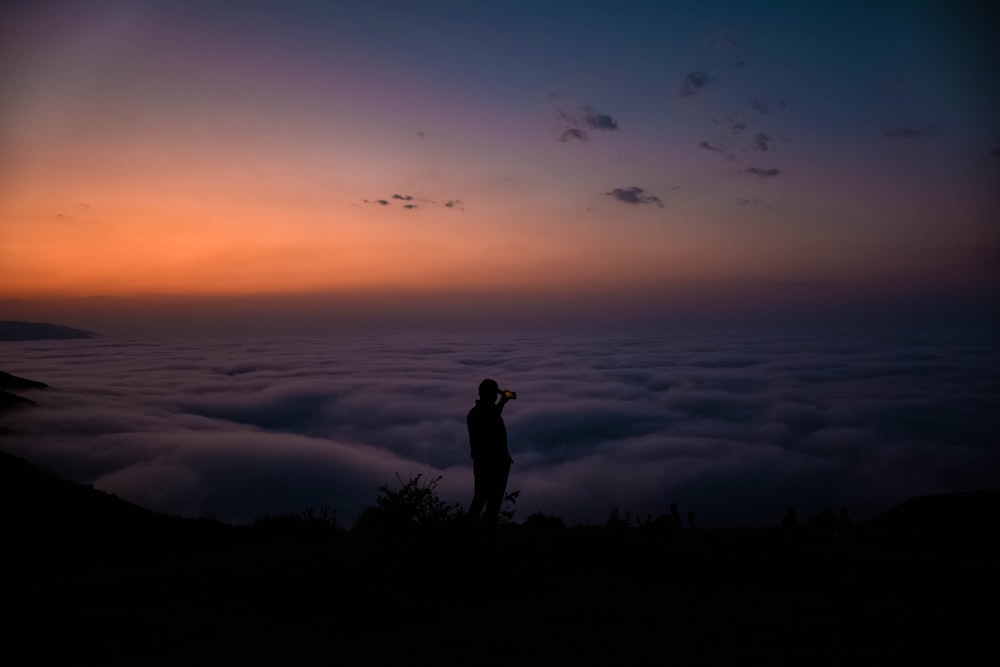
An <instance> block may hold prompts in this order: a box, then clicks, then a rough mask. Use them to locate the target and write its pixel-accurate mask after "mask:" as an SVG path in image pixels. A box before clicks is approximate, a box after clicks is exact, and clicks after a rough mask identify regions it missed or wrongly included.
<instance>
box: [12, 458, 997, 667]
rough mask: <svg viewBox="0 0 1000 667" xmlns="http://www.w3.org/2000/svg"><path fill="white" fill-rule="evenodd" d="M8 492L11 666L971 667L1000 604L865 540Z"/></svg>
mask: <svg viewBox="0 0 1000 667" xmlns="http://www.w3.org/2000/svg"><path fill="white" fill-rule="evenodd" d="M0 486H2V489H3V491H2V493H3V498H2V499H3V515H2V520H3V525H4V531H5V535H4V538H5V539H4V540H3V544H4V547H3V552H4V554H5V556H7V557H8V558H7V560H6V562H5V565H4V569H3V572H4V576H5V577H6V578H7V584H8V585H7V586H6V590H7V591H8V593H7V597H6V599H7V601H8V604H9V605H10V608H11V609H16V610H17V614H16V618H15V620H14V622H13V623H12V624H9V625H8V627H7V629H8V631H9V635H8V636H9V637H11V638H12V639H11V640H10V641H9V642H8V645H7V647H6V652H7V654H10V655H13V656H14V657H15V658H17V659H15V660H14V663H13V664H23V663H25V662H28V661H30V662H31V663H33V664H56V663H63V664H75V665H88V664H95V665H96V664H100V665H178V664H184V665H209V664H212V665H219V664H240V665H274V664H282V665H294V664H327V663H330V664H364V665H398V664H401V663H405V664H410V665H469V664H487V665H506V664H517V665H546V666H551V665H553V664H560V665H563V664H565V665H608V664H647V663H654V664H656V663H665V664H671V665H694V664H697V665H714V664H720V665H731V664H769V665H793V664H794V665H802V664H808V665H843V664H855V665H875V664H911V665H914V664H943V663H950V664H955V663H961V662H963V661H964V660H965V659H966V658H968V656H969V655H972V652H973V651H975V650H976V649H977V648H978V647H979V644H981V643H982V641H983V640H982V638H983V637H988V636H989V632H991V631H992V630H991V625H990V624H991V620H990V619H989V618H988V617H987V616H984V615H982V614H980V613H979V611H978V609H979V606H980V603H986V602H990V603H991V602H992V600H993V599H995V595H996V594H997V593H998V592H1000V589H998V586H997V573H996V568H995V563H994V561H993V560H992V559H990V558H977V557H975V555H972V556H970V555H969V554H963V555H961V556H960V557H953V556H951V555H948V554H934V555H929V554H927V553H924V552H913V551H907V550H906V549H905V548H904V547H905V545H904V546H903V547H901V546H900V545H889V547H891V548H886V547H885V546H884V545H869V544H865V543H864V531H859V533H858V541H857V543H855V544H850V543H849V544H843V543H842V544H840V545H836V544H833V543H831V542H829V541H828V540H827V537H828V536H826V535H824V534H820V533H814V532H810V530H809V529H802V531H803V532H802V533H801V534H789V533H786V532H784V531H782V530H781V529H762V530H757V529H748V530H731V531H697V532H690V531H684V532H682V533H680V534H670V533H666V532H663V531H660V530H658V529H656V528H655V527H644V528H639V527H627V526H624V525H621V524H618V525H615V526H607V527H565V526H563V525H562V523H561V522H559V521H557V520H548V521H539V520H532V521H526V522H525V523H524V524H522V525H510V526H503V527H501V530H500V531H499V533H498V534H497V536H496V540H495V541H494V542H493V543H490V542H488V541H487V542H484V541H483V540H482V537H481V536H477V535H476V534H475V533H474V532H471V531H470V530H469V529H468V527H466V526H464V525H463V524H461V523H454V522H452V523H450V524H446V525H442V526H438V527H436V528H432V529H431V528H429V529H412V528H396V529H393V530H382V531H368V532H365V533H355V534H351V535H348V534H347V533H345V532H344V531H342V530H335V529H333V528H332V527H331V526H330V525H329V523H330V522H328V521H326V520H324V519H323V515H322V513H320V514H319V515H315V514H313V513H308V512H307V513H303V514H302V515H298V516H296V517H284V518H281V519H280V520H269V521H263V522H260V523H259V524H258V525H257V526H255V527H237V528H233V527H227V526H222V525H220V524H216V523H213V522H203V521H193V520H185V519H178V518H175V517H169V516H164V515H161V514H157V513H154V512H149V511H147V510H143V509H141V508H138V507H136V506H134V505H131V504H129V503H126V502H124V501H122V500H121V499H119V498H116V497H114V496H111V495H108V494H105V493H102V492H100V491H96V490H94V489H91V488H89V487H87V486H81V485H78V484H71V483H68V482H65V481H61V480H58V479H55V478H53V477H51V476H48V475H45V474H43V473H41V472H39V471H37V470H35V469H34V468H32V467H31V466H30V464H28V463H27V462H26V461H24V460H22V459H18V458H16V457H11V456H3V457H0ZM324 522H326V524H327V526H326V527H327V528H328V530H317V526H320V525H321V524H324ZM11 555H14V556H15V558H13V559H11V558H10V556H11ZM17 556H19V557H17Z"/></svg>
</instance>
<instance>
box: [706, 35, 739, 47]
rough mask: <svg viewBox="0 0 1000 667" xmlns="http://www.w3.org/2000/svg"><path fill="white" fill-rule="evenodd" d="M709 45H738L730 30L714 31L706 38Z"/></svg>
mask: <svg viewBox="0 0 1000 667" xmlns="http://www.w3.org/2000/svg"><path fill="white" fill-rule="evenodd" d="M706 41H707V42H708V45H709V46H720V47H729V46H736V40H735V39H733V36H732V35H730V34H729V33H728V32H713V33H710V34H709V35H708V39H707V40H706Z"/></svg>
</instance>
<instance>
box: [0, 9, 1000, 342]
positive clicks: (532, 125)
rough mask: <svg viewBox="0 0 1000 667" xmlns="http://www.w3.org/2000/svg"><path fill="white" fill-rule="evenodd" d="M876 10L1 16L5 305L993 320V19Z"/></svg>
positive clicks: (71, 320)
mask: <svg viewBox="0 0 1000 667" xmlns="http://www.w3.org/2000/svg"><path fill="white" fill-rule="evenodd" d="M871 4H872V3H867V2H864V3H863V2H857V3H829V4H826V5H822V6H821V5H819V4H817V3H808V4H807V5H802V4H801V3H758V2H754V3H694V2H692V3H679V2H677V3H674V2H616V3H583V2H546V3H536V2H502V3H499V2H491V3H473V2H437V1H427V2H420V3H413V2H281V3H277V2H238V3H237V2H170V1H157V0H148V1H134V2H95V3H79V2H48V1H44V0H43V1H34V2H10V3H4V7H3V9H0V26H2V28H0V91H2V94H0V266H2V267H3V268H2V271H0V309H2V311H3V313H5V314H7V315H8V319H14V318H20V319H45V320H50V321H59V322H62V323H64V324H71V325H77V326H90V327H101V326H102V325H103V326H106V327H110V328H112V329H114V328H115V327H116V326H118V327H125V328H127V327H126V325H125V324H124V323H127V322H128V321H129V319H130V318H131V319H132V320H136V319H140V320H143V321H148V317H149V314H150V313H154V314H155V313H160V314H163V313H168V312H169V313H171V314H176V313H181V314H185V315H186V316H188V317H189V318H191V319H192V320H193V321H197V320H199V318H201V319H202V320H205V321H208V320H209V319H211V315H212V314H214V315H215V316H216V317H219V313H225V314H226V317H230V316H232V314H233V313H237V314H240V316H241V317H243V318H244V319H246V318H248V317H250V316H249V315H248V313H256V316H257V317H258V319H261V318H263V319H267V318H268V317H273V316H275V315H280V317H281V318H283V321H296V322H305V321H308V320H309V318H311V317H314V316H316V317H319V315H316V314H317V313H320V312H322V313H323V314H325V316H327V317H333V316H335V315H336V314H337V313H340V314H341V315H342V316H344V317H362V316H365V317H369V318H371V317H375V318H376V319H378V317H379V309H380V308H381V309H382V310H383V311H385V312H399V311H400V310H403V311H405V312H406V316H407V317H411V318H412V317H417V318H419V317H420V316H421V315H420V314H421V313H423V314H424V315H423V317H425V318H429V317H441V318H445V319H447V317H448V316H449V315H450V316H454V317H467V316H468V315H469V312H470V309H472V308H476V307H479V308H481V309H483V310H484V311H485V310H486V309H487V307H488V309H492V310H493V311H494V312H496V311H498V310H499V311H502V312H503V313H504V316H507V315H511V316H519V317H521V318H522V319H529V318H535V317H539V316H541V315H542V314H549V315H553V314H556V315H558V316H560V317H561V316H563V315H565V314H566V313H568V312H573V311H580V312H583V311H587V312H589V314H590V315H593V316H595V317H599V316H600V315H601V314H602V313H616V314H632V315H635V314H639V315H640V316H641V315H643V314H647V315H651V316H659V315H664V313H666V316H669V315H670V313H688V314H690V313H692V312H696V311H697V312H702V311H705V312H717V313H727V312H730V311H732V312H736V311H739V312H750V313H751V314H752V313H753V312H755V311H756V310H761V311H764V310H768V309H771V310H775V309H777V310H781V309H782V308H787V307H789V306H790V305H801V304H811V305H812V306H813V307H816V308H818V309H831V308H840V307H843V306H845V304H847V305H850V304H859V303H862V304H867V306H868V307H869V308H874V309H876V310H877V309H879V308H881V306H882V305H884V304H896V305H899V307H900V308H903V309H905V308H910V309H913V308H916V309H920V308H922V307H924V306H925V305H926V306H927V307H930V306H932V305H934V306H941V305H944V304H956V303H959V304H965V305H968V307H969V308H970V309H975V308H983V307H984V304H989V303H995V301H996V295H997V291H996V286H997V282H998V281H997V272H998V265H1000V239H998V232H997V220H1000V204H998V196H997V192H998V185H1000V184H998V180H1000V121H998V119H1000V94H998V90H997V88H998V87H997V81H1000V67H998V58H997V52H996V49H995V46H994V41H995V35H994V34H993V32H992V26H995V25H996V24H997V22H996V18H997V17H996V16H995V15H990V14H988V13H987V11H982V12H980V13H968V12H967V10H959V9H954V8H952V7H950V6H949V5H950V4H951V3H918V2H913V3H877V4H879V6H880V8H872V6H871ZM961 4H964V3H956V6H958V5H961ZM994 14H995V13H994ZM372 304H374V305H372ZM415 304H416V305H415ZM331 313H332V315H331ZM383 315H384V313H383ZM296 318H298V319H296ZM654 319H655V317H654Z"/></svg>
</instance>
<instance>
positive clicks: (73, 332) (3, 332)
mask: <svg viewBox="0 0 1000 667" xmlns="http://www.w3.org/2000/svg"><path fill="white" fill-rule="evenodd" d="M96 335H97V334H95V333H94V332H92V331H84V330H83V329H74V328H73V327H67V326H63V325H61V324H49V323H48V322H18V321H16V320H0V340H65V339H71V338H93V337H94V336H96Z"/></svg>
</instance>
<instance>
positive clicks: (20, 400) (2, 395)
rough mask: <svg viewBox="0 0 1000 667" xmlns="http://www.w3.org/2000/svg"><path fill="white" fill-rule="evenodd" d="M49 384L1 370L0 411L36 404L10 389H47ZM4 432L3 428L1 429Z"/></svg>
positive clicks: (0, 431)
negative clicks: (11, 391)
mask: <svg viewBox="0 0 1000 667" xmlns="http://www.w3.org/2000/svg"><path fill="white" fill-rule="evenodd" d="M48 386H49V385H47V384H45V383H44V382H38V381H36V380H28V379H25V378H22V377H18V376H16V375H11V374H10V373H4V372H3V371H0V412H2V411H3V410H5V409H7V408H14V407H18V406H23V405H34V403H35V402H34V401H32V400H31V399H30V398H25V397H23V396H19V395H17V394H12V393H10V392H9V391H7V390H8V389H46V388H47V387H48ZM0 433H3V429H0Z"/></svg>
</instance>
